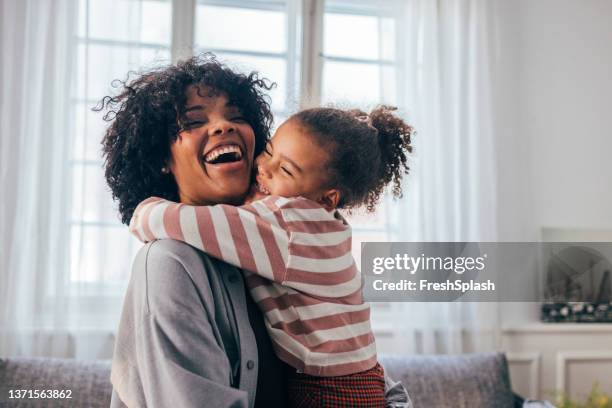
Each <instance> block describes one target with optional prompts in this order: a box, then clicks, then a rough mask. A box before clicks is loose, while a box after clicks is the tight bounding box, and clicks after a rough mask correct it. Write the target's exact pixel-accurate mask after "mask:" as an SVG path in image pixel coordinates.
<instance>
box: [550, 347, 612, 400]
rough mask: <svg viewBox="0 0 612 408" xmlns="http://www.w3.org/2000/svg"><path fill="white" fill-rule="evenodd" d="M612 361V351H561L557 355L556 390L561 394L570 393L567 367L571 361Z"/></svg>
mask: <svg viewBox="0 0 612 408" xmlns="http://www.w3.org/2000/svg"><path fill="white" fill-rule="evenodd" d="M607 360H610V361H612V351H609V350H601V351H597V350H594V351H559V352H558V353H557V367H556V371H557V381H556V388H557V390H558V391H561V392H565V393H566V392H568V390H567V389H566V387H567V368H568V367H567V366H568V363H569V362H571V361H607Z"/></svg>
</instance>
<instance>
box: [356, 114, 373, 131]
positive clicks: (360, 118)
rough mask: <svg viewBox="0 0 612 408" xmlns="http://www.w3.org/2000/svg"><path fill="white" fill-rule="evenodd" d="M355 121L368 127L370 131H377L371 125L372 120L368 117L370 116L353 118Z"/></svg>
mask: <svg viewBox="0 0 612 408" xmlns="http://www.w3.org/2000/svg"><path fill="white" fill-rule="evenodd" d="M355 119H357V120H358V121H359V122H362V123H365V124H366V125H367V126H368V127H371V128H372V129H374V130H377V129H376V128H375V127H374V126H373V125H372V118H371V117H370V115H360V116H355Z"/></svg>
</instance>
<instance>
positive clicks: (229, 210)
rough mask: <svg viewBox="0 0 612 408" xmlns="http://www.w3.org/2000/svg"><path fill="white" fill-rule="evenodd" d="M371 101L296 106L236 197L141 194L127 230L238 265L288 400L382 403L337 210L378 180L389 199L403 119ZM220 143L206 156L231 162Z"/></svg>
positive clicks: (395, 182) (365, 313)
mask: <svg viewBox="0 0 612 408" xmlns="http://www.w3.org/2000/svg"><path fill="white" fill-rule="evenodd" d="M394 110H395V108H392V107H388V106H381V107H378V108H376V109H374V110H373V111H372V112H371V113H370V114H369V115H368V114H366V113H364V112H362V111H358V110H351V111H344V110H340V109H334V108H315V109H308V110H304V111H301V112H299V113H297V114H295V115H293V116H292V117H291V118H289V119H288V120H287V121H286V122H285V123H283V124H282V125H281V126H280V127H279V128H278V130H277V131H276V133H275V135H274V137H273V139H272V140H270V141H269V142H268V145H267V146H266V149H265V150H264V152H263V153H262V154H261V155H260V156H259V157H258V158H257V160H256V171H257V175H256V183H255V184H254V188H253V191H252V195H251V197H250V198H249V199H248V200H247V202H248V203H247V204H246V205H243V206H239V207H237V206H231V205H225V204H219V205H213V206H190V205H184V204H177V203H173V202H169V201H166V200H163V199H159V198H155V197H152V198H149V199H147V200H145V201H143V202H142V203H141V204H140V205H139V206H138V208H137V209H136V211H135V212H134V216H133V217H132V220H131V222H130V230H131V231H132V232H133V233H134V234H135V235H136V236H137V237H138V238H139V239H140V240H141V241H143V242H149V241H152V240H155V239H163V238H171V239H175V240H180V241H184V242H186V243H188V244H190V245H192V246H194V247H196V248H198V249H200V250H202V251H204V252H207V253H208V254H210V255H212V256H214V257H216V258H219V259H221V260H223V261H226V262H228V263H230V264H232V265H235V266H238V267H240V268H242V269H244V271H245V274H246V275H247V276H246V280H247V284H248V287H249V289H250V291H251V294H252V296H253V298H254V299H255V301H256V302H257V303H258V305H259V307H260V308H261V309H262V311H263V313H264V316H265V322H266V327H267V329H268V332H269V334H270V337H271V339H272V342H273V344H274V347H275V351H276V353H277V355H278V357H279V358H280V359H281V360H283V361H285V362H286V363H287V364H289V365H290V366H291V367H293V368H294V369H295V370H294V372H292V373H291V376H290V381H289V384H290V385H289V390H288V394H289V399H290V401H291V402H292V405H294V406H304V407H310V406H325V407H328V406H333V407H337V406H347V407H356V406H359V407H361V406H367V407H382V406H384V374H383V370H382V367H381V366H380V365H379V364H378V363H377V358H376V346H375V342H374V336H373V335H372V330H371V327H370V309H369V305H368V304H367V303H364V302H363V299H362V293H361V274H360V271H359V270H358V268H357V266H356V264H355V261H354V259H353V257H352V255H351V229H350V226H349V225H348V224H347V222H346V221H345V220H344V218H343V217H342V216H341V215H340V213H339V212H338V209H352V208H357V207H361V206H365V207H366V208H367V210H368V211H373V210H374V209H375V206H376V204H377V203H378V201H379V198H380V196H381V195H382V193H383V191H384V189H385V187H386V186H387V185H388V184H390V183H391V184H392V186H393V188H392V192H393V195H394V196H395V197H399V196H401V184H400V183H401V179H402V176H403V174H406V173H407V172H408V164H407V155H408V153H410V152H411V151H412V147H411V144H410V142H411V140H410V139H411V135H412V128H411V127H410V126H409V125H408V124H406V123H405V122H403V121H402V120H401V119H400V118H399V117H397V116H396V115H394V114H393V111H394ZM239 155H240V149H239V148H238V146H235V145H232V144H227V143H225V144H224V143H223V142H220V143H219V144H218V145H217V146H216V147H215V149H214V150H213V151H210V152H207V153H206V154H205V155H204V158H203V159H204V160H205V161H206V162H208V163H223V162H231V161H232V160H235V159H236V157H237V156H239Z"/></svg>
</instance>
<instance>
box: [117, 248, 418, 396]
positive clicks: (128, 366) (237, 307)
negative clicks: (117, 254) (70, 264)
mask: <svg viewBox="0 0 612 408" xmlns="http://www.w3.org/2000/svg"><path fill="white" fill-rule="evenodd" d="M246 296H248V295H247V294H246V293H245V289H244V280H243V277H242V273H241V271H240V269H238V268H236V267H233V266H231V265H228V264H226V263H224V262H222V261H219V260H216V259H213V258H210V257H208V256H207V255H206V254H204V253H203V252H201V251H199V250H196V249H194V248H192V247H190V246H189V245H187V244H185V243H182V242H178V241H173V240H161V241H155V242H152V243H150V244H148V245H145V246H144V247H143V248H142V249H141V250H140V252H139V253H138V255H137V257H136V260H135V261H134V267H133V270H132V276H131V279H130V283H129V286H128V290H127V293H126V296H125V300H124V304H123V311H122V315H121V322H120V324H119V329H118V333H117V341H116V343H115V351H114V355H113V363H112V369H111V382H112V384H113V397H112V401H111V408H115V407H124V406H126V405H127V406H128V407H130V408H131V407H145V406H146V407H169V406H176V407H185V408H188V407H203V406H205V407H211V408H214V407H245V408H246V407H249V408H252V407H253V406H254V403H255V393H256V390H257V373H258V369H257V368H258V367H259V364H260V362H259V361H258V354H257V343H256V340H255V336H254V334H253V330H252V328H251V326H250V323H249V318H248V311H247V305H246ZM262 363H265V362H262ZM388 384H390V385H393V384H392V383H388ZM278 391H279V392H284V390H280V389H279V390H278ZM404 396H405V391H404V390H403V387H401V385H399V386H398V385H397V384H396V385H395V386H394V387H391V388H390V389H389V390H388V391H387V397H388V399H392V400H397V401H401V400H403V399H404V398H407V396H406V397H404Z"/></svg>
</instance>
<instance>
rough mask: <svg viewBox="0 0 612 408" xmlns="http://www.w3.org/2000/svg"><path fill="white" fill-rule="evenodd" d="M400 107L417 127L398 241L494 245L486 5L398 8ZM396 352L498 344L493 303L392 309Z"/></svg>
mask: <svg viewBox="0 0 612 408" xmlns="http://www.w3.org/2000/svg"><path fill="white" fill-rule="evenodd" d="M397 4H398V6H397V7H398V11H397V15H401V16H402V17H403V19H404V21H403V25H402V26H401V27H400V28H399V36H398V41H399V47H398V49H399V55H398V57H399V60H400V68H399V69H400V78H401V79H402V80H401V83H402V85H401V90H400V95H401V104H402V105H403V107H404V109H405V110H406V112H407V116H408V119H409V120H410V122H411V123H412V124H413V125H414V127H415V128H416V130H417V132H418V133H417V135H416V136H415V138H414V145H415V157H414V160H413V163H412V170H411V175H410V176H409V178H408V180H407V183H406V188H405V198H404V199H402V200H401V201H399V202H398V204H397V205H396V208H395V211H396V212H398V213H399V216H398V219H399V220H401V222H400V223H401V226H400V228H399V230H400V231H402V232H400V233H399V235H396V236H394V237H393V238H394V240H399V241H441V242H446V241H496V240H497V228H496V208H497V206H496V198H495V197H496V189H495V185H496V171H495V155H494V152H495V149H494V133H493V123H494V118H493V116H492V115H493V109H492V105H491V103H492V96H491V79H490V78H491V76H490V67H491V59H492V58H493V52H492V50H491V46H492V44H494V43H493V41H492V39H491V36H492V35H493V33H494V30H493V28H492V27H491V20H490V10H489V7H490V5H489V1H488V0H437V1H432V0H406V1H402V2H398V3H397ZM391 309H392V311H393V313H391V316H393V317H392V321H393V326H392V327H393V329H392V330H391V332H392V340H391V343H392V345H391V346H390V347H391V348H392V349H393V350H394V351H396V352H410V353H460V352H470V351H480V350H489V349H493V348H495V346H496V344H495V343H496V341H495V339H496V334H497V327H496V326H497V322H498V321H499V319H498V317H497V310H498V308H497V305H496V304H495V303H461V302H454V303H434V302H430V303H394V304H391Z"/></svg>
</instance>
